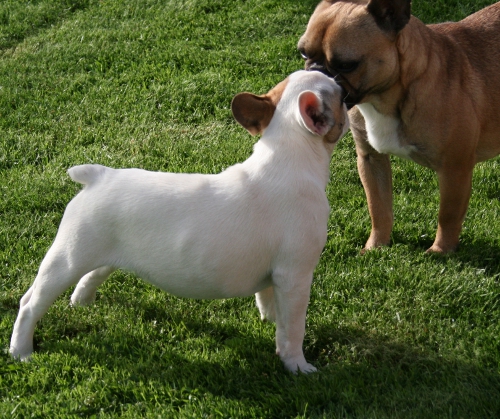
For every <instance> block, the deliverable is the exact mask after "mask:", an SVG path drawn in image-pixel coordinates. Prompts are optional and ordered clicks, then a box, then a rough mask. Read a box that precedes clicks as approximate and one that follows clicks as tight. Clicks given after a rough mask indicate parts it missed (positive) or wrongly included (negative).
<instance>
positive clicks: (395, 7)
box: [366, 0, 411, 33]
mask: <svg viewBox="0 0 500 419" xmlns="http://www.w3.org/2000/svg"><path fill="white" fill-rule="evenodd" d="M366 8H367V9H368V12H370V14H371V15H372V16H373V17H374V18H375V21H376V22H377V25H378V26H379V27H380V28H381V29H383V30H385V31H388V32H391V31H395V32H396V33H397V32H399V31H400V30H401V29H403V28H404V27H405V26H406V24H407V23H408V22H409V21H410V16H411V0H370V2H369V3H368V5H367V6H366Z"/></svg>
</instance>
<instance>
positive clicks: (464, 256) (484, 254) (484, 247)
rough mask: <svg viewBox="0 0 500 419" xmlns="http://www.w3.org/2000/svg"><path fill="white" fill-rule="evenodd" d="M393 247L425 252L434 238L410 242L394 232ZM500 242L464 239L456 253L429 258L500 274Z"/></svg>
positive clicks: (475, 238) (434, 255) (422, 238)
mask: <svg viewBox="0 0 500 419" xmlns="http://www.w3.org/2000/svg"><path fill="white" fill-rule="evenodd" d="M499 240H500V238H499ZM391 243H392V244H391V245H394V244H395V243H397V244H402V245H404V246H407V247H408V248H409V249H410V251H415V252H425V251H426V250H427V249H428V248H429V247H431V246H432V243H433V237H430V236H427V235H426V236H423V237H419V238H418V239H417V240H410V239H408V237H407V236H404V235H402V234H398V232H393V234H392V241H391ZM499 255H500V242H498V241H492V240H486V239H481V238H478V237H462V238H461V242H460V244H459V246H458V248H457V250H456V251H455V252H452V253H449V254H446V255H439V254H429V257H434V258H436V259H437V260H440V259H454V260H457V261H459V262H462V263H463V264H464V265H468V266H471V267H473V268H476V269H486V270H487V271H488V272H489V273H491V274H497V273H500V262H499V261H500V259H499Z"/></svg>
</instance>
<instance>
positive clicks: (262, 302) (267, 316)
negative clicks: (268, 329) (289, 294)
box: [255, 286, 276, 322]
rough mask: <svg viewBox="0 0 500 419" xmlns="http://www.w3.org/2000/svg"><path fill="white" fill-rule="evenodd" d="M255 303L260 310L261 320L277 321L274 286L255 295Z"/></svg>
mask: <svg viewBox="0 0 500 419" xmlns="http://www.w3.org/2000/svg"><path fill="white" fill-rule="evenodd" d="M255 302H256V303H257V307H258V308H259V311H260V318H261V320H267V321H270V322H275V321H276V304H275V302H274V289H273V287H272V286H271V287H268V288H266V289H263V290H262V291H259V292H258V293H257V294H255Z"/></svg>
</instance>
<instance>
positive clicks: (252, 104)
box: [231, 93, 276, 135]
mask: <svg viewBox="0 0 500 419" xmlns="http://www.w3.org/2000/svg"><path fill="white" fill-rule="evenodd" d="M275 109H276V107H275V105H274V104H273V103H272V101H271V99H270V98H268V97H266V96H257V95H254V94H252V93H239V94H237V95H236V96H235V97H234V99H233V101H232V102H231V111H232V112H233V116H234V119H236V121H238V123H239V124H240V125H241V126H242V127H243V128H245V129H246V130H247V131H248V132H249V133H250V134H252V135H257V134H261V133H262V131H264V129H265V128H267V126H268V125H269V123H270V122H271V119H272V118H273V115H274V111H275Z"/></svg>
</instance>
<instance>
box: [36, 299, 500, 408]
mask: <svg viewBox="0 0 500 419" xmlns="http://www.w3.org/2000/svg"><path fill="white" fill-rule="evenodd" d="M137 308H138V309H139V312H140V313H141V319H144V318H146V320H148V319H149V320H152V319H155V320H156V321H158V322H159V323H169V322H171V323H175V324H179V323H181V322H182V323H183V325H184V327H185V328H186V329H187V330H188V333H187V335H188V337H187V340H189V339H193V338H194V339H195V340H196V339H197V338H200V337H201V338H204V337H206V336H207V335H209V336H210V338H211V341H210V344H209V347H207V348H206V349H207V353H208V355H207V356H206V357H205V356H204V357H200V356H196V357H191V353H190V352H191V348H189V345H187V347H186V350H185V351H184V350H183V349H180V347H179V346H178V345H174V347H171V346H169V342H168V340H171V339H172V337H171V336H170V337H169V339H167V342H165V344H164V345H162V348H163V349H162V351H157V350H155V351H153V350H150V348H149V345H151V338H150V337H148V339H145V340H144V339H142V338H141V336H140V334H135V333H132V332H131V333H130V334H125V335H123V334H121V335H120V343H119V345H117V344H116V341H115V339H116V336H115V335H114V334H113V333H108V332H106V333H96V332H98V330H95V329H96V327H97V326H95V325H92V324H85V322H83V324H82V323H81V322H80V323H78V324H76V325H75V326H74V329H73V330H72V326H71V325H68V326H67V328H66V329H65V331H64V335H65V337H66V339H60V340H58V341H57V342H56V341H53V342H44V343H43V344H42V345H43V347H42V348H41V349H42V353H43V352H47V353H53V352H59V353H61V352H62V353H64V354H65V355H68V356H76V357H78V358H79V359H80V361H81V362H82V363H84V364H88V369H89V370H92V369H93V368H95V367H96V365H97V366H98V367H99V369H107V370H110V371H114V372H116V371H118V372H119V375H120V376H121V377H126V380H125V381H124V383H123V385H120V386H116V385H115V386H114V387H113V391H112V393H113V394H112V396H109V397H112V398H115V399H116V400H117V403H123V401H126V403H131V404H134V403H137V402H139V401H140V400H139V398H138V394H137V393H136V392H135V391H134V387H135V386H136V385H138V383H148V386H150V388H156V389H163V390H159V392H160V393H161V394H163V393H165V394H166V396H165V397H166V399H165V400H164V403H167V404H168V403H169V400H168V395H169V394H170V393H169V392H172V391H174V390H172V389H176V390H175V391H176V392H177V393H176V394H177V395H178V396H179V397H176V399H175V403H177V404H178V406H177V407H178V409H180V410H181V409H182V408H183V405H184V404H188V403H192V402H193V400H196V399H198V400H199V401H200V403H203V399H204V398H207V397H208V398H211V399H213V398H217V399H225V400H227V401H228V403H235V404H236V405H238V406H242V407H243V406H244V407H245V408H248V409H253V408H254V407H255V406H261V407H263V406H264V407H265V409H269V410H266V416H267V417H297V415H302V414H304V417H306V416H305V412H307V417H361V416H362V415H363V412H364V413H365V414H366V413H367V412H372V413H373V415H375V416H377V412H378V413H379V414H381V415H382V416H384V415H385V416H386V417H387V415H388V416H391V413H396V412H398V411H399V410H401V409H402V410H406V411H408V409H409V406H413V407H412V408H411V412H408V416H406V417H425V414H426V413H428V412H429V406H433V411H434V412H437V414H438V416H439V413H443V415H445V416H446V415H448V414H449V412H454V413H455V412H456V413H457V414H458V416H454V417H473V415H474V412H476V413H477V412H478V411H483V412H487V413H488V414H489V415H490V416H491V417H493V416H495V414H496V413H498V412H500V376H499V375H498V374H496V373H494V371H493V370H494V368H488V367H481V366H479V365H473V364H467V363H464V362H461V361H459V360H456V359H446V358H444V357H442V356H441V355H440V354H439V351H438V350H436V351H432V350H426V349H422V348H420V347H418V348H417V347H413V346H411V345H410V344H407V343H403V342H395V341H392V340H390V338H388V337H385V336H382V335H379V334H377V333H376V332H371V331H370V332H369V331H366V330H364V329H362V328H355V327H345V326H337V325H331V324H315V325H311V326H310V327H309V328H308V330H307V333H306V340H305V342H304V348H305V356H306V359H308V361H310V362H312V363H313V364H314V365H315V366H316V367H318V370H319V372H318V373H314V374H310V375H304V374H298V375H293V374H290V373H288V372H286V371H285V370H284V367H283V366H282V364H281V361H280V360H279V358H278V357H277V356H276V355H274V345H275V343H274V340H273V339H269V336H268V335H269V334H267V335H266V334H265V333H259V332H257V333H253V332H252V334H251V335H250V334H249V333H247V332H245V331H242V330H241V329H239V328H238V327H235V326H233V325H231V324H228V323H226V322H224V321H222V320H221V321H216V322H213V321H212V322H210V323H205V322H201V321H199V320H196V319H194V318H192V317H190V316H189V315H188V316H182V315H180V314H177V313H172V312H169V311H168V310H167V309H162V308H159V307H158V305H154V304H150V303H148V302H147V301H141V302H140V303H139V307H136V308H134V310H135V309H137ZM127 309H128V308H127ZM256 315H257V312H256ZM108 327H110V328H112V325H110V326H108ZM263 327H271V326H269V325H264V326H263ZM257 328H258V327H257ZM83 334H85V335H86V343H85V345H81V344H80V343H81V341H80V340H79V336H81V335H83ZM89 336H90V337H89ZM266 336H267V337H266ZM160 339H161V337H160ZM174 339H181V340H182V339H186V337H185V336H184V337H183V336H179V337H178V338H174ZM147 353H150V354H151V355H150V356H148V357H144V354H147ZM216 353H224V354H225V355H224V356H223V357H222V358H221V357H215V356H214V357H212V356H211V355H210V354H216ZM464 383H467V385H464ZM477 387H480V388H481V389H483V390H484V391H482V392H478V391H477V389H476V388H477ZM165 389H167V390H165ZM179 392H184V393H185V394H183V395H181V394H180V393H179ZM457 394H460V397H458V398H457ZM193 397H194V399H193ZM269 400H273V403H269V402H268V401H269ZM89 409H90V410H89ZM93 409H94V410H93ZM99 409H101V406H99V405H97V406H94V407H92V406H89V407H88V408H87V410H88V411H86V412H84V413H86V414H94V413H98V412H99ZM469 413H470V414H472V416H470V415H469ZM324 415H326V416H324ZM360 415H361V416H360ZM373 415H372V416H373ZM419 415H420V416H419ZM300 417H302V416H300ZM441 417H443V416H441ZM446 417H447V416H446Z"/></svg>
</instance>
